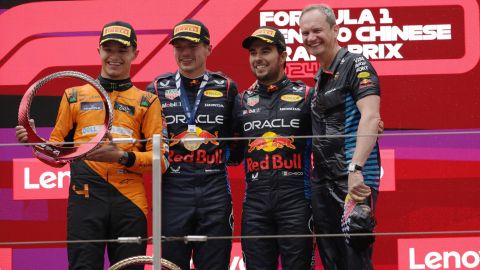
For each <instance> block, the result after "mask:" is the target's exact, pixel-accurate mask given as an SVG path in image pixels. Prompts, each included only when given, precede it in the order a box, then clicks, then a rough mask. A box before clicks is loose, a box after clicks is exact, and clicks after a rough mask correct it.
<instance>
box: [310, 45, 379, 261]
mask: <svg viewBox="0 0 480 270" xmlns="http://www.w3.org/2000/svg"><path fill="white" fill-rule="evenodd" d="M315 80H316V85H315V87H316V94H315V97H314V99H313V101H312V126H313V134H314V135H355V134H356V132H357V129H358V125H359V121H360V112H359V110H358V108H357V106H356V102H357V101H358V100H360V99H362V98H364V97H366V96H368V95H380V88H379V80H378V77H377V74H376V72H375V69H374V68H373V67H372V65H371V64H370V63H369V62H368V60H367V59H366V58H365V57H364V56H362V55H359V54H354V53H350V52H348V50H347V49H345V48H342V49H340V50H339V51H338V53H337V55H336V57H335V59H334V61H333V63H332V65H331V66H330V69H329V70H324V69H321V70H319V72H318V74H317V76H316V78H315ZM356 140H357V138H356V137H355V136H353V137H342V136H340V137H335V138H332V137H329V138H325V137H322V138H316V139H314V140H313V155H314V161H315V162H314V164H315V166H314V169H313V177H312V208H313V216H314V221H315V230H316V233H319V234H329V233H330V234H337V233H341V225H340V220H341V217H342V214H343V202H344V200H345V197H346V195H347V193H348V172H347V165H348V164H349V163H350V162H351V160H352V156H353V153H354V151H355V146H356ZM362 174H363V177H364V181H365V184H366V185H368V186H369V187H370V188H371V189H372V199H373V203H372V207H374V206H375V201H376V198H377V194H378V187H379V180H380V154H379V148H378V144H376V145H375V146H374V148H373V150H372V151H371V153H370V156H369V157H368V159H367V161H366V163H365V165H364V167H363V171H362ZM373 210H374V209H372V211H373ZM317 243H318V245H319V251H320V256H321V258H322V262H323V265H324V268H325V269H373V266H372V262H371V250H372V249H371V248H369V249H368V250H353V249H352V247H350V246H349V245H346V244H345V239H344V238H343V237H342V238H318V239H317Z"/></svg>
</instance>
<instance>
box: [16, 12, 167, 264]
mask: <svg viewBox="0 0 480 270" xmlns="http://www.w3.org/2000/svg"><path fill="white" fill-rule="evenodd" d="M98 51H99V54H100V58H101V60H102V70H101V73H100V76H99V77H98V80H99V82H100V84H101V85H102V86H103V87H104V88H105V90H107V92H108V94H109V97H110V100H111V102H112V106H113V125H112V129H111V132H110V134H108V139H109V140H111V139H112V138H133V139H137V140H140V139H146V138H151V137H152V136H153V135H154V134H163V135H165V136H166V127H164V126H163V125H164V121H163V114H162V109H161V105H160V102H159V100H158V98H157V96H156V95H153V94H151V93H147V92H145V91H141V90H140V89H138V88H136V87H135V86H133V84H132V82H131V80H130V67H131V63H132V61H133V60H134V59H135V58H136V56H137V55H138V50H137V40H136V34H135V31H134V29H133V28H132V26H131V25H130V24H128V23H125V22H118V21H117V22H112V23H109V24H106V25H105V26H104V28H103V30H102V33H101V36H100V46H99V48H98ZM104 118H105V108H104V106H103V102H102V98H101V97H100V95H99V94H98V92H97V91H96V90H95V89H94V88H93V87H92V86H91V85H88V84H87V85H83V86H79V87H72V88H69V89H67V90H65V94H64V95H63V97H62V100H61V103H60V108H59V111H58V115H57V120H56V123H55V127H54V129H53V131H52V133H51V137H50V141H53V142H63V141H72V140H73V141H75V142H87V141H90V140H91V139H92V138H93V137H94V136H95V135H96V134H97V133H98V131H99V130H100V129H101V127H102V125H103V122H104ZM16 129H17V131H16V134H17V138H18V140H19V141H21V142H25V141H26V140H27V138H26V133H25V129H24V128H23V127H21V126H18V127H17V128H16ZM162 152H163V155H162V157H163V159H162V164H161V166H162V169H163V171H165V170H166V168H167V166H168V160H167V154H168V145H163V146H162ZM151 167H152V143H151V140H149V141H147V142H146V143H144V142H140V141H136V142H135V143H134V144H131V143H125V144H118V145H117V144H113V143H106V144H102V146H101V147H100V148H98V149H96V150H94V151H93V152H91V153H89V154H88V155H87V156H86V157H85V160H76V161H74V162H73V163H71V181H70V189H69V198H68V228H67V235H68V236H67V238H68V240H99V239H117V238H118V237H141V238H146V237H147V212H148V204H147V198H146V194H145V187H144V183H143V176H142V174H143V173H144V172H147V171H150V170H151ZM107 252H108V256H109V260H110V263H111V264H114V263H116V262H118V261H120V260H122V259H125V258H128V257H131V256H137V255H145V253H146V242H142V243H141V244H125V243H123V244H122V243H108V245H107ZM104 253H105V243H81V244H77V243H69V244H68V260H69V269H71V270H73V269H99V270H100V269H103V262H104ZM129 269H143V266H137V267H132V268H129Z"/></svg>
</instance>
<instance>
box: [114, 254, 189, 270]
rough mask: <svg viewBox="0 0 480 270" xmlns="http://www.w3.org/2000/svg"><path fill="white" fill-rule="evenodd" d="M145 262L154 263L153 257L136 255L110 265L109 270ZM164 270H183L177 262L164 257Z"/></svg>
mask: <svg viewBox="0 0 480 270" xmlns="http://www.w3.org/2000/svg"><path fill="white" fill-rule="evenodd" d="M145 264H153V258H152V257H151V256H135V257H130V258H126V259H123V260H121V261H119V262H117V263H116V264H114V265H112V266H110V268H108V270H120V269H124V268H125V267H128V266H132V265H145ZM160 264H161V268H162V270H181V269H180V267H178V266H177V265H176V264H174V263H172V262H170V261H168V260H165V259H162V260H161V261H160Z"/></svg>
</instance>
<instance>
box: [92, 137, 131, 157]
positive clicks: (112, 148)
mask: <svg viewBox="0 0 480 270" xmlns="http://www.w3.org/2000/svg"><path fill="white" fill-rule="evenodd" d="M123 152H124V151H123V150H122V149H120V148H119V147H118V146H117V145H116V144H114V143H113V138H112V135H111V134H110V133H107V138H106V139H104V140H103V143H102V144H101V146H100V147H99V148H97V149H95V150H93V151H92V152H90V153H89V154H88V155H87V156H85V159H86V160H91V161H99V162H118V160H119V159H120V157H121V156H122V155H123Z"/></svg>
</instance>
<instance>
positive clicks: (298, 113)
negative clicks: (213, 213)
mask: <svg viewBox="0 0 480 270" xmlns="http://www.w3.org/2000/svg"><path fill="white" fill-rule="evenodd" d="M308 89H309V88H307V87H306V86H305V84H303V83H301V82H291V81H290V80H289V79H288V78H287V77H284V78H283V79H282V80H280V81H279V82H277V83H276V84H274V85H270V86H268V87H266V86H263V85H259V86H257V87H256V88H255V89H254V90H251V91H250V90H249V91H246V92H243V93H241V94H239V95H238V97H237V99H236V101H235V109H234V117H235V119H234V123H235V132H236V133H237V132H238V133H239V135H240V136H243V137H257V138H256V139H250V140H249V141H243V142H244V147H243V154H244V165H245V174H246V181H247V188H246V193H245V199H244V203H243V214H242V236H261V235H295V234H297V235H305V234H310V233H311V232H312V231H311V229H310V225H311V224H309V223H310V219H311V209H310V165H311V164H310V162H311V159H310V156H311V152H310V151H311V139H297V138H290V137H289V136H304V135H310V134H311V126H310V123H311V121H310V101H311V98H312V92H311V91H309V90H308ZM271 90H273V91H271ZM274 136H284V137H282V138H273V137H274ZM312 246H313V241H312V238H281V239H243V240H242V250H243V254H244V261H245V263H246V267H247V269H277V265H278V257H279V255H280V257H281V262H282V268H283V269H310V268H311V267H312V265H311V264H312Z"/></svg>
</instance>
